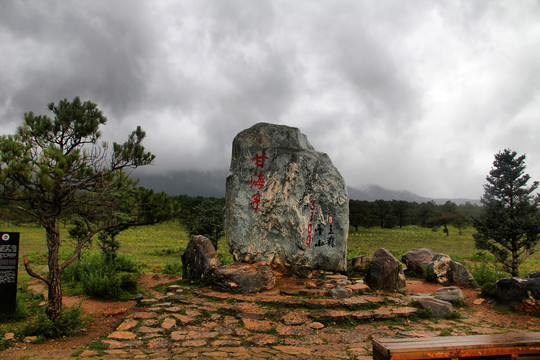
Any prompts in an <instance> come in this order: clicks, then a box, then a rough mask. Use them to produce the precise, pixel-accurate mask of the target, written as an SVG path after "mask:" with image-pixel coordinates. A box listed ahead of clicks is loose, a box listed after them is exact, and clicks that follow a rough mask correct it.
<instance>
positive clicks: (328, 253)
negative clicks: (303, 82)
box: [224, 123, 349, 273]
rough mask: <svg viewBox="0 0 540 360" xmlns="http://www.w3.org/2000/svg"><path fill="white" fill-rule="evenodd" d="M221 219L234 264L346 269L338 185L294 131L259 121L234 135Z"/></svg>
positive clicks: (324, 160)
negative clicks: (253, 263)
mask: <svg viewBox="0 0 540 360" xmlns="http://www.w3.org/2000/svg"><path fill="white" fill-rule="evenodd" d="M224 216H225V236H226V238H227V242H228V244H229V248H230V251H231V253H232V255H233V258H234V259H235V261H240V262H266V263H267V264H269V265H271V266H273V267H275V268H279V269H281V270H285V271H287V272H289V273H295V272H298V271H302V270H309V269H324V270H330V271H340V272H342V271H346V269H347V260H346V253H347V233H348V229H349V198H348V194H347V190H346V187H345V182H344V180H343V178H342V177H341V175H340V174H339V172H338V171H337V169H336V168H335V167H334V165H332V162H331V161H330V159H329V157H328V155H326V154H323V153H320V152H318V151H315V150H314V149H313V147H312V146H311V144H310V143H309V142H308V140H307V138H306V136H305V135H304V134H302V133H301V132H300V130H298V129H297V128H292V127H288V126H284V125H274V124H267V123H259V124H256V125H254V126H253V127H251V128H249V129H247V130H244V131H242V132H241V133H239V134H238V135H237V136H236V137H235V139H234V141H233V148H232V159H231V167H230V173H229V176H228V177H227V195H226V205H225V214H224Z"/></svg>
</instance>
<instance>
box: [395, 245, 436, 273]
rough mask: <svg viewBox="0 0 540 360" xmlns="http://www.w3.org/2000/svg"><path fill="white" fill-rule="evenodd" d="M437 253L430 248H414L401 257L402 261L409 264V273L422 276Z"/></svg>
mask: <svg viewBox="0 0 540 360" xmlns="http://www.w3.org/2000/svg"><path fill="white" fill-rule="evenodd" d="M435 255H437V253H435V252H434V251H432V250H431V249H428V248H421V249H412V250H411V251H408V252H406V253H405V254H404V255H403V256H402V257H401V261H402V262H403V263H404V264H405V265H406V266H407V270H406V272H407V273H408V274H409V273H410V274H411V275H415V276H421V277H422V276H424V270H425V269H426V268H427V266H428V264H429V262H430V261H431V260H432V259H433V258H434V257H435Z"/></svg>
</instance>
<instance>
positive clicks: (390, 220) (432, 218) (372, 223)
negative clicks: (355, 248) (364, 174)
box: [349, 200, 484, 231]
mask: <svg viewBox="0 0 540 360" xmlns="http://www.w3.org/2000/svg"><path fill="white" fill-rule="evenodd" d="M483 211H484V210H483V208H482V207H481V206H479V205H475V204H472V203H470V202H467V203H465V204H462V205H457V204H455V203H454V202H452V201H447V202H446V203H444V204H443V205H437V204H435V202H433V201H429V202H424V203H417V202H407V201H403V200H375V201H364V200H350V201H349V221H350V226H351V228H354V230H355V231H358V228H359V227H365V228H369V227H381V228H395V227H400V228H401V227H403V226H406V225H418V226H423V227H443V228H444V229H445V231H448V228H447V227H448V226H449V225H453V226H455V227H457V228H458V229H460V231H461V229H462V228H465V227H467V226H469V225H471V224H472V222H473V219H474V218H476V217H478V216H480V215H481V214H482V212H483Z"/></svg>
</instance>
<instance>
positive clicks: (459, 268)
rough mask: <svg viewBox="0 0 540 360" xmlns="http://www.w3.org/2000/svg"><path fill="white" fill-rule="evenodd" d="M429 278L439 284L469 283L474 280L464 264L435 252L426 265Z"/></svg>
mask: <svg viewBox="0 0 540 360" xmlns="http://www.w3.org/2000/svg"><path fill="white" fill-rule="evenodd" d="M427 273H428V279H429V280H435V281H437V283H439V284H445V285H446V284H458V285H470V284H471V283H472V282H473V281H474V277H473V275H472V274H471V273H470V272H469V270H467V268H466V267H465V266H463V265H462V264H460V263H458V262H457V261H453V260H452V258H451V257H450V256H448V255H444V254H437V255H435V256H434V257H433V259H432V260H431V261H430V262H429V264H428V266H427Z"/></svg>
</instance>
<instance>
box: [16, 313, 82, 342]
mask: <svg viewBox="0 0 540 360" xmlns="http://www.w3.org/2000/svg"><path fill="white" fill-rule="evenodd" d="M82 326H83V317H82V311H81V307H80V305H79V306H76V307H72V308H63V309H62V312H61V313H60V317H59V318H58V319H57V320H56V321H52V320H50V319H49V318H48V317H47V315H46V314H45V311H44V310H43V309H42V310H41V311H40V313H39V314H38V316H37V319H36V320H35V321H32V322H30V323H28V324H26V325H25V326H23V327H22V328H21V329H20V330H19V331H18V332H17V334H16V336H17V337H18V338H23V337H25V336H37V337H38V339H40V338H41V339H44V338H47V339H50V338H59V337H62V336H70V335H73V334H75V333H77V332H78V331H80V329H81V328H82Z"/></svg>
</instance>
